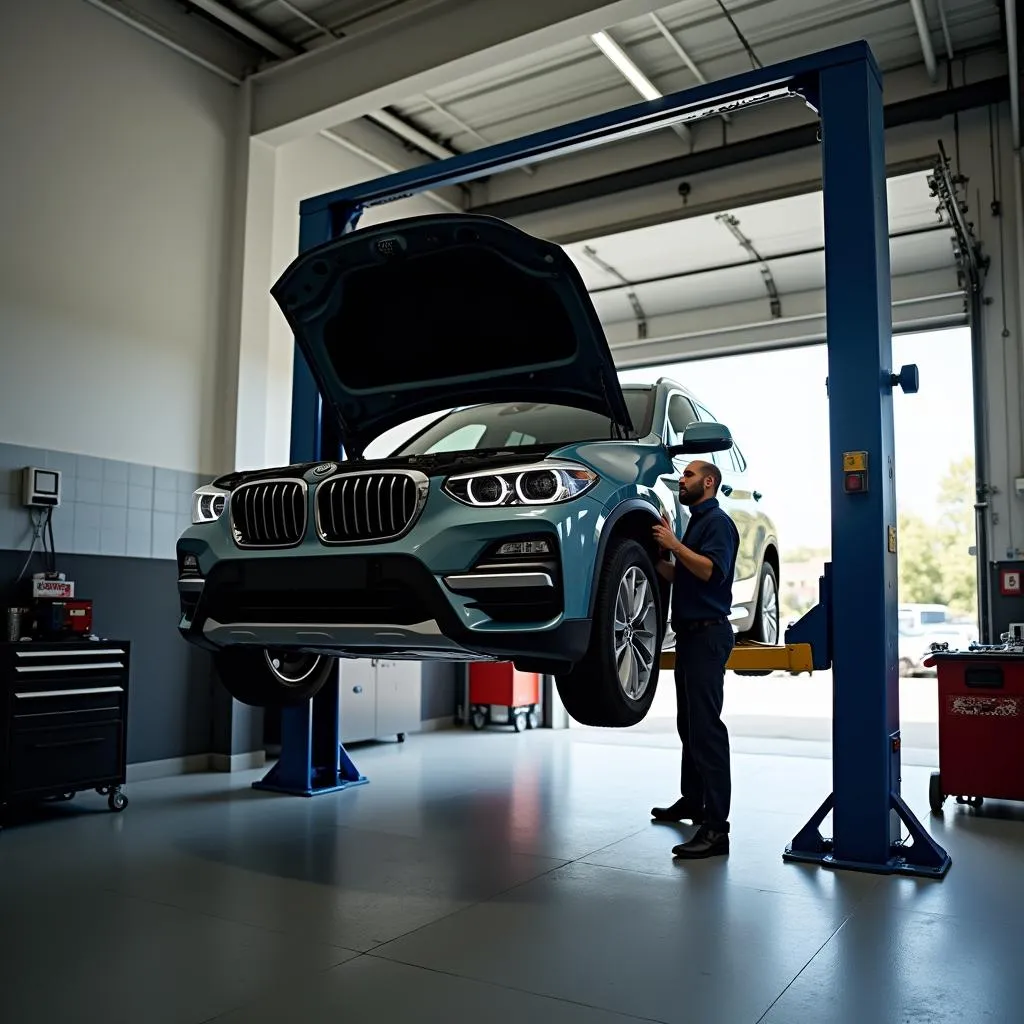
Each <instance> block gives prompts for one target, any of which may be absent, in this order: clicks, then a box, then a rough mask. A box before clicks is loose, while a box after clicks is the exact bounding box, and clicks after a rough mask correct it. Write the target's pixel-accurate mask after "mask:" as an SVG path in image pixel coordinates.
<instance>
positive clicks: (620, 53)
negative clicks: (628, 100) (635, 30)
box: [590, 32, 661, 100]
mask: <svg viewBox="0 0 1024 1024" xmlns="http://www.w3.org/2000/svg"><path fill="white" fill-rule="evenodd" d="M590 38H591V39H592V40H593V41H594V45H595V46H597V48H598V49H599V50H600V51H601V52H602V53H603V54H604V55H605V56H606V57H607V58H608V59H609V60H610V61H611V62H612V63H613V64H614V65H615V66H616V67H617V68H618V69H619V71H620V73H621V74H622V77H623V78H625V79H626V80H627V81H628V82H629V83H630V85H632V86H633V88H634V89H636V91H637V92H638V93H640V95H641V96H643V98H644V99H645V100H660V99H661V93H660V92H659V91H658V90H657V89H656V88H655V86H654V83H653V82H652V81H651V80H650V79H649V78H648V77H647V76H646V75H645V74H644V73H643V72H642V71H641V70H640V69H639V68H638V67H637V66H636V65H635V64H634V63H633V62H632V61H631V60H630V59H629V57H628V56H627V55H626V51H625V50H623V49H622V47H621V46H619V44H618V43H617V42H615V40H614V39H612V37H611V36H610V35H608V33H607V32H595V33H594V34H593V35H592V36H591V37H590Z"/></svg>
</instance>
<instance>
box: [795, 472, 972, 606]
mask: <svg viewBox="0 0 1024 1024" xmlns="http://www.w3.org/2000/svg"><path fill="white" fill-rule="evenodd" d="M974 543H975V528H974V459H973V457H972V456H966V457H964V458H961V459H956V460H954V461H953V462H951V463H950V465H949V466H948V467H947V469H946V472H945V473H944V475H943V477H942V481H941V484H940V486H939V499H938V502H937V505H936V508H935V512H934V515H933V516H931V517H928V518H925V517H924V516H921V515H918V514H915V513H903V512H901V513H899V518H898V532H897V558H898V566H899V568H898V572H899V600H900V603H901V604H942V605H947V606H948V607H949V609H950V612H951V613H952V614H953V616H954V617H957V618H970V619H974V620H976V619H977V614H978V589H977V576H976V569H977V566H976V560H975V557H974V555H973V554H972V553H971V551H972V548H973V546H974ZM830 557H831V553H830V551H829V549H828V548H808V547H802V548H791V549H789V550H788V551H785V552H784V553H783V563H782V579H781V581H780V584H781V585H780V605H781V613H782V621H783V623H789V622H793V621H795V620H796V619H798V618H800V616H802V615H803V614H805V613H806V612H808V611H809V610H810V609H811V608H812V607H813V606H814V605H815V604H816V603H817V600H818V577H819V576H820V575H821V572H822V566H823V564H824V563H825V562H827V561H828V560H829V558H830Z"/></svg>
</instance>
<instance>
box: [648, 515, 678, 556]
mask: <svg viewBox="0 0 1024 1024" xmlns="http://www.w3.org/2000/svg"><path fill="white" fill-rule="evenodd" d="M653 532H654V540H655V543H656V544H657V545H658V547H660V548H663V549H664V550H665V551H672V552H676V551H678V550H679V548H680V544H679V541H677V540H676V535H675V534H674V533H673V532H672V527H671V526H669V522H668V520H667V519H666V518H665V517H664V516H662V517H661V522H660V523H659V524H658V525H657V526H655V527H653Z"/></svg>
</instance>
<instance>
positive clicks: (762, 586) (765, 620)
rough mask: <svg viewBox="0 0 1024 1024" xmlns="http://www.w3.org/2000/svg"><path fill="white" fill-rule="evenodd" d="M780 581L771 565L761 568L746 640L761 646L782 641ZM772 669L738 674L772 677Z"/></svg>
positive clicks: (745, 636)
mask: <svg viewBox="0 0 1024 1024" xmlns="http://www.w3.org/2000/svg"><path fill="white" fill-rule="evenodd" d="M779 622H780V613H779V581H778V578H777V577H776V575H775V569H774V568H773V567H772V566H771V564H770V563H768V562H765V563H764V564H763V565H762V566H761V575H760V578H759V579H758V583H757V608H756V610H755V611H754V622H753V624H752V625H751V627H750V629H749V631H747V632H746V633H744V634H743V635H742V639H744V640H753V641H754V642H755V643H759V644H769V645H771V646H772V647H774V646H776V645H777V644H778V643H779V642H780V639H781V635H782V631H781V629H780V626H779ZM771 674H772V673H771V669H747V670H745V671H743V672H737V673H736V675H738V676H770V675H771Z"/></svg>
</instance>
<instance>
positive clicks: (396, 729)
mask: <svg viewBox="0 0 1024 1024" xmlns="http://www.w3.org/2000/svg"><path fill="white" fill-rule="evenodd" d="M339 668H340V670H341V701H340V714H341V742H342V743H355V742H358V741H359V740H373V739H383V738H384V737H385V736H398V737H399V738H400V739H404V738H405V734H406V733H407V732H412V731H414V730H416V729H418V728H419V724H420V691H421V689H422V685H423V683H422V669H421V667H420V663H419V662H417V661H389V660H388V659H386V658H383V659H382V658H360V659H357V660H351V659H348V658H342V659H341V660H340V662H339Z"/></svg>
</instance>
